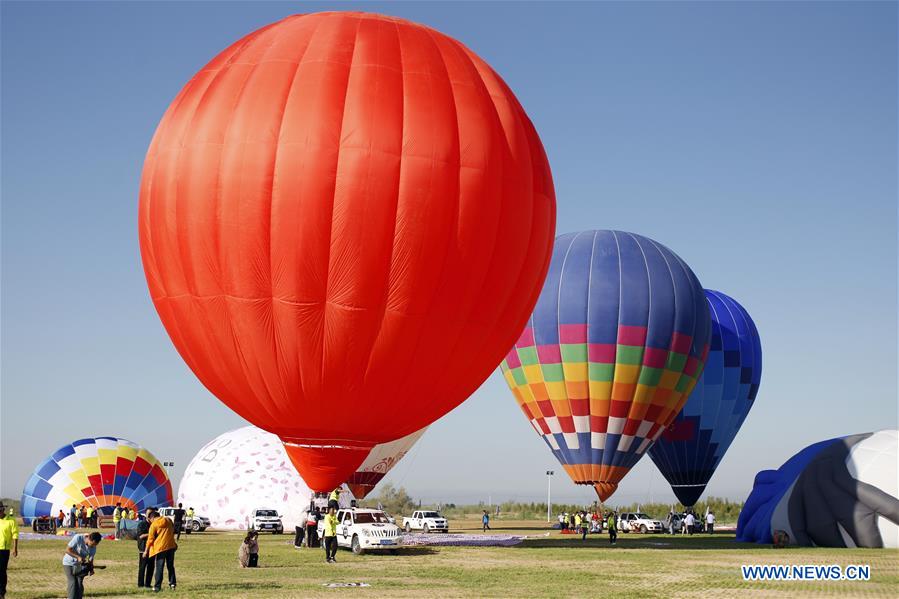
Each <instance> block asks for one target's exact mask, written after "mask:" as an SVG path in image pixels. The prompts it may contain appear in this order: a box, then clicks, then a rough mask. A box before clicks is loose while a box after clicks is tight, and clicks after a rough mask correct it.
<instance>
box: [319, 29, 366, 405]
mask: <svg viewBox="0 0 899 599" xmlns="http://www.w3.org/2000/svg"><path fill="white" fill-rule="evenodd" d="M360 29H362V19H357V21H356V33H355V35H354V36H353V52H352V53H351V54H350V63H349V66H348V67H347V80H346V86H345V87H344V95H343V110H342V111H341V119H340V130H339V131H338V132H337V153H336V155H337V158H336V163H335V165H334V185H333V188H332V192H331V218H330V220H329V224H330V226H329V231H328V255H327V262H326V268H327V271H326V272H325V297H324V298H322V318H321V329H322V333H321V339H322V345H321V353H320V355H319V386H320V387H323V386H324V375H325V346H326V344H327V339H326V338H325V333H326V330H327V321H328V295H329V292H330V289H331V247H332V246H333V244H334V205H335V204H336V203H337V199H336V198H335V197H334V189H336V187H337V175H338V170H339V167H340V154H341V152H340V150H341V147H342V146H343V123H344V121H346V101H347V97H348V96H349V92H350V77H352V74H353V66H354V64H355V58H356V50H357V49H358V48H359V30H360ZM316 407H318V408H319V409H325V406H324V405H319V406H316Z"/></svg>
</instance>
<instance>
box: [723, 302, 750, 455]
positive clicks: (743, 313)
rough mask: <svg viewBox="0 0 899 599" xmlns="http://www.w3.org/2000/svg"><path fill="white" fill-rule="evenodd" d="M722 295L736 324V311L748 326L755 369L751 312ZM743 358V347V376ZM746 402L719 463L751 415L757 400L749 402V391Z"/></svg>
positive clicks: (741, 365)
mask: <svg viewBox="0 0 899 599" xmlns="http://www.w3.org/2000/svg"><path fill="white" fill-rule="evenodd" d="M720 295H722V296H723V297H726V298H727V300H723V301H724V305H725V308H727V311H728V312H729V313H730V315H731V318H733V321H734V325H737V318H736V316H735V315H734V313H736V314H739V316H740V320H742V321H743V324H744V325H745V326H746V329H745V330H746V336H747V337H748V338H749V343H750V344H751V346H752V347H751V349H752V354H751V356H750V358H751V359H752V361H753V365H752V366H753V369H755V367H756V365H755V347H756V345H757V343H758V336H755V337H754V336H753V335H752V330H753V328H752V327H751V326H750V324H749V321H750V320H751V319H750V317H749V313H748V312H746V310H745V309H744V308H743V306H741V305H740V304H739V302H737V301H736V300H734V299H733V298H731V297H729V296H725V295H724V294H723V293H722V294H720ZM722 299H723V298H722ZM728 304H733V310H732V309H731V306H729V305H728ZM737 336H738V337H739V328H738V330H737ZM743 358H744V356H743V351H742V349H741V350H740V371H741V376H742V369H743ZM749 389H752V381H751V380H750V382H749ZM741 395H742V394H741ZM745 403H746V407H745V409H741V410H740V412H738V413H737V416H738V418H737V420H736V422H735V423H734V434H733V437H731V439H730V440H729V441H728V442H727V444H726V445H724V446H723V447H722V450H721V451H720V452H719V460H718V461H719V463H720V461H721V459H723V458H724V453H725V452H726V451H727V450H728V449H729V448H730V446H731V444H732V443H733V442H734V439H736V436H737V433H739V432H740V428H741V427H742V426H743V423H744V422H745V421H746V418H747V417H748V416H749V412H750V410H751V409H752V406H753V405H755V400H753V401H752V402H749V394H748V393H747V395H746V398H745ZM734 407H737V406H736V405H735V406H734ZM717 466H718V464H715V467H716V468H717Z"/></svg>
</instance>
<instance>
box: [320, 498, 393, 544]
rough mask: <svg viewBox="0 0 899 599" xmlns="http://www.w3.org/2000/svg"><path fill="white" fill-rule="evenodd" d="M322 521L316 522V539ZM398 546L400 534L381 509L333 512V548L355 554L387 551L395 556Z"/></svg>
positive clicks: (322, 524)
mask: <svg viewBox="0 0 899 599" xmlns="http://www.w3.org/2000/svg"><path fill="white" fill-rule="evenodd" d="M324 527H325V521H324V519H322V520H320V521H319V523H318V536H319V538H322V537H323V536H324ZM401 544H402V533H401V531H400V529H399V527H398V526H397V525H396V524H392V523H391V522H390V520H388V519H387V514H385V513H384V512H382V511H381V510H368V509H363V508H345V509H342V510H338V512H337V546H338V547H347V548H349V549H352V550H353V553H355V554H356V555H361V554H363V553H365V552H366V551H383V550H387V551H390V552H391V553H396V550H397V548H398V547H399V546H400V545H401Z"/></svg>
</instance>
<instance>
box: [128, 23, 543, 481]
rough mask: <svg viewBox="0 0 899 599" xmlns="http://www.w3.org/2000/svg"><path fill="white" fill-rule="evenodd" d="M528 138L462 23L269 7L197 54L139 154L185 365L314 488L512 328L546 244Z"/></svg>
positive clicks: (479, 371)
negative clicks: (206, 56) (260, 18)
mask: <svg viewBox="0 0 899 599" xmlns="http://www.w3.org/2000/svg"><path fill="white" fill-rule="evenodd" d="M554 227H555V196H554V192H553V185H552V176H551V174H550V170H549V165H548V163H547V160H546V156H545V154H544V151H543V147H542V145H541V143H540V139H539V137H538V136H537V133H536V132H535V130H534V127H533V125H532V124H531V122H530V121H529V119H528V117H527V115H526V114H525V112H524V110H523V109H522V107H521V105H520V104H519V103H518V101H517V100H516V98H515V96H514V95H513V94H512V92H511V91H510V90H509V88H508V87H507V86H506V84H505V83H504V82H503V81H502V79H500V77H499V76H498V75H497V74H496V73H495V72H494V71H493V70H492V69H491V68H490V67H489V66H488V65H487V64H486V63H485V62H484V61H483V60H481V59H480V58H479V57H478V56H476V55H475V54H474V53H473V52H471V51H470V50H469V49H467V48H466V47H465V46H463V45H462V44H460V43H459V42H457V41H455V40H453V39H451V38H449V37H447V36H445V35H443V34H441V33H439V32H437V31H434V30H432V29H429V28H427V27H424V26H422V25H418V24H415V23H411V22H408V21H404V20H401V19H395V18H390V17H383V16H379V15H372V14H360V13H348V12H337V13H320V14H311V15H297V16H291V17H288V18H286V19H284V20H282V21H279V22H277V23H275V24H272V25H269V26H267V27H263V28H262V29H259V30H258V31H255V32H253V33H251V34H249V35H248V36H246V37H245V38H243V39H241V40H239V41H238V42H236V43H234V44H233V45H231V46H230V47H229V48H227V49H226V50H224V51H223V52H222V53H221V54H219V55H218V56H216V57H215V58H214V59H213V60H212V61H211V62H210V63H209V64H208V65H206V66H205V67H204V68H203V69H201V70H200V71H199V72H198V73H197V74H196V75H195V76H194V77H193V79H191V80H190V81H189V82H188V83H187V85H186V86H185V87H184V89H182V90H181V92H180V93H179V94H178V96H177V97H176V98H175V100H174V101H173V102H172V105H171V106H170V107H169V109H168V111H167V112H166V113H165V115H164V116H163V118H162V121H161V122H160V124H159V127H158V129H157V131H156V134H155V136H154V137H153V141H152V143H151V145H150V149H149V151H148V153H147V158H146V161H145V164H144V171H143V178H142V181H141V192H140V211H139V230H140V231H139V232H140V246H141V256H142V259H143V265H144V270H145V273H146V277H147V282H148V285H149V288H150V293H151V296H152V299H153V303H154V305H155V306H156V309H157V311H158V313H159V316H160V318H161V320H162V322H163V324H164V325H165V328H166V330H167V332H168V334H169V336H170V337H171V339H172V342H173V343H174V344H175V347H176V348H177V349H178V352H179V353H180V354H181V356H182V358H184V360H185V361H186V362H187V364H188V365H189V366H190V368H191V369H192V370H193V372H194V373H195V374H196V375H197V377H198V378H199V379H200V380H201V381H202V382H203V384H204V385H205V386H206V387H207V388H208V389H209V390H210V391H211V392H212V393H213V394H215V396H216V397H218V398H219V399H220V400H221V401H222V402H224V403H225V404H226V405H228V406H229V407H230V408H231V409H233V410H234V411H236V412H237V413H238V414H240V415H241V416H243V417H244V418H245V419H247V420H249V421H250V422H252V423H253V424H255V425H257V426H259V427H261V428H263V429H265V430H268V431H270V432H272V433H275V434H277V435H278V436H279V437H280V438H281V439H282V441H284V442H285V444H286V447H287V451H288V454H289V455H290V457H291V459H292V460H293V462H294V464H295V465H296V466H297V469H298V470H299V471H300V473H301V474H302V475H303V478H304V479H305V480H306V482H307V484H309V486H310V487H311V488H313V489H316V490H329V489H331V488H334V487H336V486H337V485H338V484H340V483H341V482H343V481H344V480H346V479H347V478H348V477H349V476H350V474H352V473H353V471H354V470H355V469H356V467H358V466H359V465H360V464H361V463H362V461H363V460H364V459H365V457H366V455H367V453H368V452H369V450H370V449H371V448H372V447H373V446H374V445H376V444H379V443H383V442H387V441H392V440H394V439H398V438H400V437H403V436H405V435H408V434H410V433H412V432H414V431H416V430H419V429H421V428H423V427H425V426H427V425H428V424H430V423H431V422H433V421H434V420H436V419H437V418H439V417H440V416H442V415H444V414H446V413H447V412H448V411H450V410H452V409H453V408H454V407H456V406H457V405H458V404H459V403H461V402H462V401H463V400H464V399H465V398H466V397H468V395H469V394H471V393H472V392H473V391H474V390H475V389H476V388H477V387H478V386H479V385H480V384H481V383H482V382H483V381H484V379H486V377H487V376H488V375H489V374H490V372H491V371H492V369H493V368H494V367H495V366H496V364H497V363H498V362H499V361H500V360H501V359H502V356H503V354H504V353H505V352H506V351H508V348H509V347H511V346H512V344H513V343H514V341H515V339H516V337H517V336H518V333H519V332H520V331H521V328H522V327H523V326H524V324H525V321H526V320H527V318H528V314H529V312H530V310H531V308H533V306H534V303H535V302H536V300H537V297H538V295H539V293H540V287H541V284H542V282H543V279H544V277H545V275H546V270H547V267H548V265H549V259H550V256H551V252H552V243H553V230H554Z"/></svg>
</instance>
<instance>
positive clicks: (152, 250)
mask: <svg viewBox="0 0 899 599" xmlns="http://www.w3.org/2000/svg"><path fill="white" fill-rule="evenodd" d="M193 81H194V79H191V80H190V81H188V82H187V84H186V85H185V86H184V88H183V89H182V90H181V91H180V92H179V93H178V95H177V96H176V97H175V100H174V101H173V102H172V105H171V106H170V107H169V108H168V109H167V110H166V112H165V114H164V115H163V117H162V121H160V123H159V126H157V128H156V132H155V133H154V134H153V138H152V139H151V140H150V149H151V150H155V154H154V156H153V165H152V168H151V169H150V171H149V172H148V173H147V186H148V192H147V196H146V205H145V207H144V212H146V214H147V221H149V220H151V219H152V215H151V206H152V204H153V203H154V202H153V195H154V194H153V192H154V189H155V188H156V187H157V186H156V185H154V183H156V181H155V179H156V172H157V169H158V167H159V147H158V146H156V144H155V143H154V142H156V141H157V135H160V134H161V133H162V132H163V128H162V127H163V123H165V122H166V121H167V119H168V116H169V115H170V114H174V113H175V112H176V111H177V110H178V108H179V107H180V106H181V104H182V103H183V102H184V99H185V98H186V97H187V96H188V88H189V87H192V85H191V84H192V83H193ZM210 83H211V82H210ZM207 87H208V86H207ZM158 141H159V143H161V141H162V138H161V136H160V138H159V140H158ZM176 141H177V140H176ZM179 145H180V142H179ZM154 146H155V147H154ZM148 157H149V153H148ZM139 215H140V209H139V210H138V216H139ZM140 225H141V221H140V219H138V233H140ZM154 230H155V229H154V228H153V227H150V226H148V227H147V234H146V237H145V238H146V241H147V252H148V253H149V258H148V260H147V261H148V262H150V263H151V264H152V266H153V269H154V270H155V271H156V273H157V276H156V277H155V281H156V282H157V283H158V285H159V286H160V287H161V288H162V291H163V295H164V296H165V297H166V298H167V297H168V296H169V291H168V289H167V286H166V284H165V278H164V277H163V276H161V275H159V265H158V262H157V258H156V245H157V244H156V243H155V242H154V241H153V238H154V237H155V236H154V235H153V231H154ZM151 293H152V292H151Z"/></svg>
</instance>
